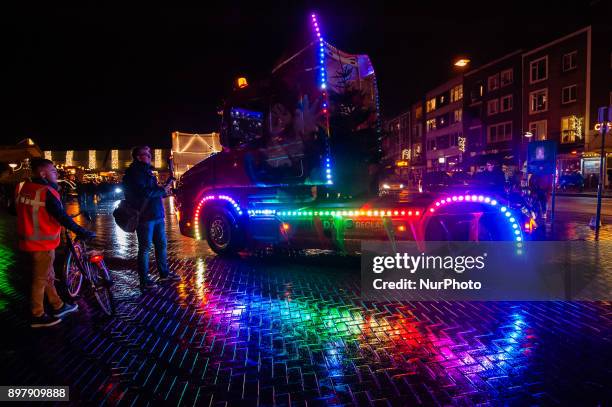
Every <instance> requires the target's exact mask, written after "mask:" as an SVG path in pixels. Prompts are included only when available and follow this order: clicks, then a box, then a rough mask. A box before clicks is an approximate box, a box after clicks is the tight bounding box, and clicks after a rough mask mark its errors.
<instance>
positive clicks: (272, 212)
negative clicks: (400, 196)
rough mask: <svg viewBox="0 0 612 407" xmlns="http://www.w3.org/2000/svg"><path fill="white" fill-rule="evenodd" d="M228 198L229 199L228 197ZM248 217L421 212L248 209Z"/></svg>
mask: <svg viewBox="0 0 612 407" xmlns="http://www.w3.org/2000/svg"><path fill="white" fill-rule="evenodd" d="M228 198H229V197H228ZM247 213H248V215H249V216H250V217H270V216H277V217H281V218H304V217H312V216H330V217H340V216H348V217H351V218H355V217H364V218H371V217H392V218H412V217H415V216H420V215H421V211H419V210H405V209H399V208H398V209H375V210H368V211H364V210H360V209H345V210H341V211H339V210H328V209H321V210H318V211H314V212H313V211H310V210H295V211H294V210H290V211H289V210H277V209H268V208H266V209H249V210H248V212H247Z"/></svg>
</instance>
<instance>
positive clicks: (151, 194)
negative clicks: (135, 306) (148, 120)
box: [15, 146, 181, 328]
mask: <svg viewBox="0 0 612 407" xmlns="http://www.w3.org/2000/svg"><path fill="white" fill-rule="evenodd" d="M132 158H133V162H132V163H131V164H130V166H129V168H128V169H127V171H126V173H125V176H124V178H123V183H122V187H123V191H124V192H125V199H126V201H127V202H128V203H129V205H130V206H132V207H133V208H141V209H142V210H141V214H140V217H139V223H138V227H137V229H136V235H137V238H138V261H137V264H138V265H137V270H138V276H139V280H140V289H141V291H143V292H145V291H148V290H152V289H154V288H155V287H156V284H155V283H154V282H153V280H152V279H151V278H150V276H149V251H150V249H151V245H153V246H154V248H155V258H156V261H157V270H158V272H159V281H160V282H166V281H178V280H180V279H181V278H180V276H179V275H178V274H176V273H174V272H172V271H170V269H169V268H168V260H167V253H166V252H167V243H166V230H165V222H164V217H165V214H164V207H163V203H162V199H163V198H165V197H167V196H169V195H170V194H171V190H170V186H169V185H166V186H160V185H158V182H157V179H156V177H155V176H154V175H153V172H152V167H151V149H150V148H149V147H147V146H141V147H136V148H134V149H133V151H132ZM30 167H31V178H30V179H28V180H27V181H24V182H21V183H19V184H18V185H17V188H16V191H15V209H16V213H17V237H18V244H19V249H20V250H22V251H24V252H26V253H27V254H28V255H29V258H30V260H31V267H30V269H31V270H32V284H31V320H30V326H31V327H32V328H42V327H49V326H53V325H56V324H58V323H60V322H61V321H62V318H63V317H65V316H66V315H68V314H70V313H73V312H76V311H77V310H78V306H77V304H76V303H68V302H65V301H64V300H62V298H61V297H60V296H59V294H58V292H57V289H56V287H55V272H54V268H53V261H54V259H55V250H56V249H57V247H58V246H59V245H60V240H61V239H60V232H61V228H62V227H65V228H66V229H68V230H70V231H72V232H74V233H75V234H76V235H77V237H78V238H80V239H93V238H95V237H96V234H95V233H94V232H92V231H89V230H87V229H84V228H83V227H81V226H79V225H77V224H76V223H75V222H74V220H73V219H72V218H71V217H70V216H69V215H68V214H67V213H66V210H65V208H64V205H63V203H62V200H61V196H60V193H59V189H60V188H59V186H58V172H57V169H56V168H55V166H54V165H53V163H52V162H51V161H50V160H46V159H33V160H32V161H31V163H30ZM98 187H99V186H98ZM79 192H80V193H79V203H80V204H82V205H84V208H89V207H88V205H89V204H90V203H93V197H94V195H95V194H96V193H98V192H101V189H99V190H96V189H95V188H91V189H90V187H88V186H87V184H83V185H82V186H81V188H80V191H79ZM82 210H83V207H82ZM45 298H46V299H47V302H48V304H49V312H45V306H44V302H45Z"/></svg>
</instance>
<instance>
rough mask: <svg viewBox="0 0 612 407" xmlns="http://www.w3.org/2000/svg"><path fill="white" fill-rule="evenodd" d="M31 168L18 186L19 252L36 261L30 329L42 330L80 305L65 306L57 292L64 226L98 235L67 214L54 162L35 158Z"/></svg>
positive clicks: (84, 235) (87, 235)
mask: <svg viewBox="0 0 612 407" xmlns="http://www.w3.org/2000/svg"><path fill="white" fill-rule="evenodd" d="M31 168H32V178H31V180H29V181H26V182H22V183H20V184H19V185H17V189H16V193H15V197H16V198H15V205H16V209H17V235H18V239H19V249H20V250H23V251H25V252H28V253H29V254H30V257H31V260H32V274H33V275H32V289H31V312H32V319H31V322H30V326H31V327H32V328H42V327H48V326H53V325H56V324H58V323H60V322H61V321H62V320H61V319H60V318H61V317H63V316H64V315H66V314H69V313H71V312H75V311H76V310H77V309H78V306H77V305H76V304H66V303H64V302H63V301H62V299H61V298H60V297H59V295H58V294H57V290H56V289H55V272H54V270H53V260H54V259H55V249H56V248H57V247H58V246H59V244H60V232H61V227H62V226H64V227H66V228H67V229H69V230H72V231H73V232H75V233H76V234H77V236H79V237H80V238H86V239H90V238H93V237H95V233H93V232H91V231H89V230H87V229H84V228H82V227H80V226H79V225H77V224H76V223H75V222H74V220H72V218H71V217H70V216H68V214H66V212H65V211H64V207H63V205H62V202H61V200H60V195H59V192H58V185H57V170H56V169H55V166H54V165H53V163H52V162H51V161H49V160H45V159H33V160H32V161H31ZM45 296H46V297H47V299H48V300H49V304H50V305H51V307H52V309H53V312H52V315H48V314H46V313H45V310H44V305H43V303H44V299H45Z"/></svg>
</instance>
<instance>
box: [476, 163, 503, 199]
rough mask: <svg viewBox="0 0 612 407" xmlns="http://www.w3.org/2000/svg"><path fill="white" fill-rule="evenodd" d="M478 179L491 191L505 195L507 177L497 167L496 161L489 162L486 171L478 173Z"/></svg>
mask: <svg viewBox="0 0 612 407" xmlns="http://www.w3.org/2000/svg"><path fill="white" fill-rule="evenodd" d="M476 179H477V181H479V182H480V184H481V185H482V186H483V187H485V188H487V189H488V190H489V191H491V192H493V193H496V194H500V195H503V193H504V188H505V185H506V176H505V175H504V172H503V171H502V170H501V169H500V168H499V167H498V166H497V165H496V163H495V161H492V160H489V161H487V165H486V168H485V170H484V171H483V172H480V173H478V174H477V177H476Z"/></svg>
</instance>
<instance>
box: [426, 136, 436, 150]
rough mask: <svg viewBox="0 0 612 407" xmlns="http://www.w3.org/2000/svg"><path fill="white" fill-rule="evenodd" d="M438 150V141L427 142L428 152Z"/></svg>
mask: <svg viewBox="0 0 612 407" xmlns="http://www.w3.org/2000/svg"><path fill="white" fill-rule="evenodd" d="M435 149H436V139H435V138H433V139H431V140H427V151H434V150H435Z"/></svg>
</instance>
